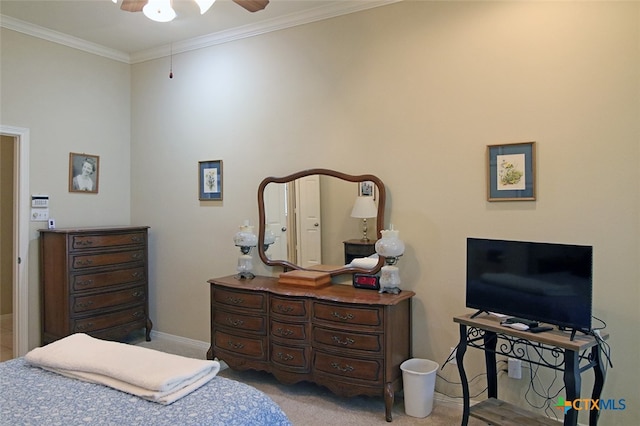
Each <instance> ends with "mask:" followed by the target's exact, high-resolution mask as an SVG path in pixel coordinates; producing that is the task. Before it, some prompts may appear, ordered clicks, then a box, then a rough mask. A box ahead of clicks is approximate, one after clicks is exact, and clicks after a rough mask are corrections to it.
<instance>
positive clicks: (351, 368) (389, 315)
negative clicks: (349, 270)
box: [207, 276, 414, 421]
mask: <svg viewBox="0 0 640 426" xmlns="http://www.w3.org/2000/svg"><path fill="white" fill-rule="evenodd" d="M208 282H209V283H210V284H211V348H210V349H209V351H208V353H207V357H208V358H209V359H213V358H214V357H215V358H218V359H220V360H223V361H224V362H226V363H227V364H228V365H229V367H231V368H232V369H237V370H246V369H254V370H264V371H268V372H270V373H271V374H273V375H274V376H275V377H276V378H277V379H278V380H279V381H281V382H283V383H287V384H292V383H296V382H299V381H303V380H306V381H311V382H315V383H317V384H319V385H322V386H325V387H327V388H328V389H330V390H331V391H332V392H334V393H335V394H337V395H340V396H355V395H371V396H384V401H385V414H386V419H387V421H391V409H392V406H393V401H394V392H395V391H398V390H400V389H401V388H402V373H401V371H400V364H401V363H402V362H403V361H405V360H406V359H408V358H410V357H411V298H412V297H413V296H414V293H413V292H411V291H403V292H401V293H400V294H398V295H392V294H380V293H378V292H376V291H371V290H363V289H356V288H353V287H352V286H347V285H331V286H329V287H324V288H319V289H307V288H299V287H294V286H286V285H282V284H278V281H277V279H276V278H272V277H256V278H254V279H252V280H240V279H237V278H235V277H234V276H229V277H224V278H218V279H212V280H209V281H208Z"/></svg>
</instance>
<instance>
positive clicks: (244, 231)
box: [233, 221, 258, 247]
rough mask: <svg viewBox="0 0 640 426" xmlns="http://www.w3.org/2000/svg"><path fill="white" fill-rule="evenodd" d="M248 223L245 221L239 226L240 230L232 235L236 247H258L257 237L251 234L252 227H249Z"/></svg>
mask: <svg viewBox="0 0 640 426" xmlns="http://www.w3.org/2000/svg"><path fill="white" fill-rule="evenodd" d="M248 223H249V221H245V224H244V225H241V226H240V230H239V231H238V232H237V233H236V235H234V237H233V242H234V244H235V245H236V246H238V247H255V246H257V245H258V236H257V235H256V234H254V233H253V226H249V224H248Z"/></svg>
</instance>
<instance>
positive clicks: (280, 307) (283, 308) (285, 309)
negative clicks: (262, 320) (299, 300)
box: [276, 305, 293, 313]
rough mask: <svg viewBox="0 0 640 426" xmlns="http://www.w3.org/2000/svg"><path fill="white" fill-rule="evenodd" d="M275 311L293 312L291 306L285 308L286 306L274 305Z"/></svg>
mask: <svg viewBox="0 0 640 426" xmlns="http://www.w3.org/2000/svg"><path fill="white" fill-rule="evenodd" d="M276 309H277V310H279V311H280V312H287V313H289V312H291V311H293V308H292V307H291V306H286V305H276Z"/></svg>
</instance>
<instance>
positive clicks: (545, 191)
mask: <svg viewBox="0 0 640 426" xmlns="http://www.w3.org/2000/svg"><path fill="white" fill-rule="evenodd" d="M2 36H3V40H2V55H3V56H2V67H3V68H2V91H3V93H2V107H3V115H4V114H5V112H6V111H7V105H9V102H10V101H11V100H20V97H19V96H18V93H19V92H20V90H24V89H26V88H28V86H27V83H20V81H21V80H19V79H18V75H19V73H18V72H17V71H21V70H22V69H21V68H23V66H22V65H21V64H22V63H23V62H24V66H25V67H26V65H33V66H29V67H26V68H25V69H24V70H22V71H23V72H27V71H28V70H31V69H39V68H42V67H44V66H45V65H46V66H47V67H49V68H51V67H53V70H54V71H58V72H50V73H48V74H47V76H44V75H42V76H39V78H38V81H39V83H40V87H39V88H40V89H41V90H42V91H43V93H42V96H39V97H38V99H40V98H42V99H45V100H46V102H55V103H56V108H49V109H51V110H54V111H57V110H60V109H62V110H63V111H65V110H69V109H71V110H73V111H75V112H77V113H79V114H81V115H82V117H83V118H84V119H85V120H88V121H89V123H91V126H90V127H91V128H90V129H89V128H83V129H82V131H81V132H80V134H81V137H79V138H75V140H74V141H73V143H72V140H70V138H68V137H63V135H66V136H68V135H69V132H67V131H64V132H61V131H59V130H60V129H61V128H62V129H65V130H69V129H73V128H74V126H77V125H78V122H79V120H77V118H78V117H77V116H75V115H74V114H57V120H55V121H53V122H52V121H51V120H49V119H48V118H47V117H46V115H45V114H44V111H42V109H39V108H38V107H37V106H35V105H34V106H33V108H36V109H37V112H38V113H37V114H35V116H34V115H33V114H31V113H30V111H29V110H30V108H31V107H32V104H33V103H34V102H28V101H33V100H34V99H27V100H25V101H21V102H20V103H19V105H18V106H19V108H18V110H14V109H12V111H11V115H10V116H9V118H10V119H9V120H7V119H5V117H4V116H3V117H2V123H3V124H10V125H19V126H23V127H29V128H31V131H32V133H31V143H32V153H31V155H32V159H31V166H32V168H33V170H34V171H33V172H32V176H31V180H32V182H31V187H32V191H41V192H47V191H48V192H49V193H54V195H55V197H52V203H53V204H54V205H55V206H56V212H55V213H54V214H55V215H56V216H57V217H56V219H57V220H58V221H60V220H61V218H64V222H66V224H67V225H84V224H88V223H91V222H92V221H93V222H96V223H93V224H97V223H102V224H106V223H108V222H109V221H110V220H109V219H110V218H111V217H114V218H115V219H113V220H114V221H116V219H117V221H120V220H122V219H124V218H128V214H129V212H130V213H131V222H132V223H134V224H145V225H150V226H151V230H150V232H151V246H150V255H151V271H150V274H151V282H152V289H151V315H152V319H153V320H154V324H155V329H156V330H159V331H162V332H165V333H169V334H173V335H178V336H183V337H187V338H191V339H196V340H201V341H207V340H208V339H209V306H208V303H207V301H208V287H207V285H206V280H207V279H209V278H211V277H215V276H222V275H228V274H232V273H234V269H235V265H236V258H237V255H238V251H237V249H236V248H235V247H234V246H233V243H232V237H233V234H234V233H235V232H236V230H237V226H238V225H239V224H241V223H242V220H244V219H250V220H251V222H252V223H254V224H255V223H256V221H257V216H258V215H257V205H256V204H257V199H256V198H257V197H256V189H257V187H258V184H259V183H260V181H261V180H262V178H264V177H265V176H278V175H284V174H288V173H290V172H293V171H297V170H301V169H306V168H312V167H325V168H331V169H336V170H341V171H344V172H347V173H351V174H360V173H373V174H375V175H377V176H378V177H380V178H381V179H382V180H383V181H384V182H385V184H386V187H387V194H388V205H387V224H389V223H393V224H394V225H395V227H396V228H397V229H399V230H400V232H401V237H402V238H403V239H404V240H405V243H406V246H407V251H406V254H405V255H404V256H403V258H402V260H401V261H400V264H399V266H400V268H401V277H402V280H403V284H402V286H403V288H405V289H410V290H412V291H415V292H416V297H415V298H414V304H413V306H414V314H413V325H414V356H417V357H425V358H430V359H434V360H436V361H438V362H440V363H442V362H443V361H444V359H445V358H446V357H447V355H448V352H449V349H450V347H452V346H455V344H456V342H457V328H456V326H455V325H454V324H453V322H452V320H451V318H452V317H453V316H454V315H457V314H461V313H464V312H467V310H466V309H465V307H464V287H465V284H464V280H465V239H466V237H468V236H478V237H490V238H509V239H521V240H535V241H551V242H565V243H576V244H590V245H593V246H594V308H593V313H594V315H595V316H597V317H599V318H602V319H603V320H605V321H606V322H607V325H608V327H607V330H609V331H610V332H611V334H612V335H611V338H610V340H609V343H610V345H611V348H612V355H613V362H614V366H615V368H613V369H610V370H609V376H608V379H607V384H606V387H605V393H604V395H603V397H605V398H615V399H626V402H627V410H625V411H620V412H606V413H603V415H602V424H621V425H622V424H637V423H640V417H639V416H640V412H639V411H638V410H637V407H638V406H639V405H640V399H639V398H638V396H637V392H636V387H637V386H636V384H637V382H638V378H639V377H638V369H637V366H638V363H639V361H640V359H639V358H640V355H638V354H639V353H640V337H639V336H638V333H637V330H636V328H637V327H638V325H640V314H639V311H640V309H639V308H640V292H639V289H638V288H639V283H640V270H639V268H640V266H639V265H640V247H639V245H640V172H639V170H640V167H639V166H640V142H639V141H640V79H639V77H638V76H639V75H640V3H635V2H534V3H529V2H496V3H492V2H471V3H463V2H409V1H406V2H401V3H397V4H393V5H390V6H386V7H382V8H378V9H373V10H369V11H366V12H361V13H357V14H353V15H348V16H344V17H339V18H334V19H331V20H326V21H322V22H318V23H314V24H309V25H304V26H301V27H296V28H292V29H287V30H282V31H277V32H274V33H269V34H265V35H262V36H259V37H254V38H249V39H245V40H240V41H236V42H232V43H228V44H223V45H219V46H215V47H211V48H206V49H202V50H199V51H194V52H189V53H184V54H179V55H175V56H174V58H173V73H174V78H173V79H171V80H170V79H169V78H168V71H169V61H168V59H167V58H165V59H161V60H155V61H149V62H145V63H140V64H136V65H133V66H132V67H131V110H130V112H131V115H130V116H129V115H128V113H127V112H128V111H126V109H127V102H128V101H127V99H128V96H129V93H128V87H126V86H127V83H126V79H127V78H128V75H127V73H128V71H127V70H126V69H123V66H122V65H121V64H114V63H112V62H109V61H107V60H104V59H99V58H94V57H92V56H90V55H87V54H83V53H80V52H74V51H72V50H70V49H67V48H61V47H56V46H55V45H51V44H49V43H46V42H42V41H37V40H33V39H30V38H29V37H26V36H21V35H16V34H15V33H12V32H10V31H5V30H3V32H2ZM7 38H9V40H10V41H11V43H10V45H9V46H8V47H9V50H8V52H7V53H5V49H6V48H7V46H6V41H5V40H6V39H7ZM44 47H47V48H52V49H54V50H56V55H51V56H50V58H51V59H50V60H47V58H49V55H48V54H47V53H45V51H44V49H43V48H44ZM47 51H48V50H47ZM5 55H7V56H8V57H10V58H12V59H15V60H12V62H11V64H10V66H8V65H6V64H5V62H6V61H5ZM22 55H24V57H22ZM16 57H19V58H16ZM53 58H55V60H54V59H53ZM18 59H19V60H18ZM72 61H76V62H79V63H80V64H82V65H84V67H83V68H84V69H86V70H91V71H92V74H93V75H92V77H91V79H90V80H88V81H87V83H86V85H85V86H82V89H85V90H87V89H89V88H90V89H91V90H98V89H97V87H98V86H99V87H101V88H102V87H109V88H111V90H110V91H109V94H110V96H112V97H117V98H118V100H117V101H116V102H113V105H114V106H116V105H120V103H122V106H121V108H122V109H119V108H120V107H118V108H115V109H108V110H106V109H96V108H93V109H89V110H80V109H79V108H77V107H76V104H82V102H80V101H76V99H77V97H79V98H83V99H84V98H86V96H85V95H84V94H83V93H84V92H83V91H81V90H80V88H79V87H77V85H76V84H74V83H73V81H72V80H71V79H69V81H67V82H66V83H65V84H64V86H65V87H66V88H67V89H68V90H67V91H66V92H64V93H63V92H62V91H52V90H50V89H48V88H47V87H45V86H44V83H45V82H47V83H49V84H53V85H54V87H60V86H61V83H60V82H59V80H57V79H59V78H61V77H60V71H66V72H74V69H75V66H74V67H71V66H70V65H69V63H70V62H72ZM32 62H33V64H32ZM76 66H77V65H76ZM6 67H8V68H9V71H10V72H11V73H12V74H11V76H10V78H9V80H8V81H9V82H10V83H13V84H15V85H16V86H17V87H16V88H15V89H11V92H10V94H11V97H10V98H9V99H7V100H5V86H6V79H7V77H6V73H7V72H6V70H5V68H6ZM16 68H17V69H18V70H17V71H15V69H16ZM31 72H33V71H31ZM105 74H107V76H105ZM113 74H117V76H118V77H117V78H114V79H113V81H112V80H110V79H109V78H108V75H111V76H112V77H113ZM85 77H86V76H85ZM63 78H64V77H63ZM105 78H107V80H106V83H105ZM107 83H108V84H107ZM102 90H103V92H106V89H102ZM29 91H30V90H29ZM33 92H34V96H35V93H39V92H37V91H33ZM112 92H114V93H112ZM70 93H73V97H71V96H70ZM102 94H103V95H105V96H107V93H102ZM67 99H69V100H67ZM84 100H85V101H86V99H84ZM12 108H13V106H12ZM98 114H100V119H98V118H96V117H97V115H98ZM30 117H31V118H33V119H31V118H30ZM129 117H130V121H131V128H130V130H131V138H130V139H131V149H130V154H129V151H128V142H125V141H124V140H123V139H128V137H129V136H128V134H127V133H126V132H127V131H128V127H129ZM54 124H55V126H54ZM97 124H101V127H100V129H95V128H94V127H96V125H97ZM51 128H54V130H58V132H54V134H53V137H52V136H51V133H52V132H50V131H48V130H52V129H51ZM34 129H35V130H36V131H35V132H34ZM105 133H108V134H111V137H105V135H104V134H105ZM121 133H124V134H125V135H122V134H121ZM71 134H72V135H73V134H74V133H73V132H71ZM114 134H115V135H116V136H117V137H114ZM89 136H91V137H89ZM518 141H536V142H537V144H538V182H537V184H538V200H537V201H535V202H507V203H488V202H487V201H486V194H485V161H484V159H485V149H486V145H488V144H496V143H509V142H518ZM111 143H116V144H117V146H115V147H114V146H112V145H111ZM85 145H88V147H87V148H86V149H85ZM75 150H80V151H82V150H86V151H87V152H89V153H92V154H99V155H100V154H101V155H102V156H101V166H102V171H103V172H104V173H109V172H108V171H107V170H109V168H110V167H115V166H113V165H114V164H121V163H122V161H123V158H124V162H123V163H122V166H123V168H124V169H125V170H126V168H127V167H128V166H129V162H128V156H129V155H130V158H131V162H130V164H131V167H130V194H131V201H130V209H129V201H128V200H127V201H123V202H122V204H114V203H113V202H112V201H113V200H112V199H110V198H108V197H109V196H110V192H109V191H108V190H106V189H105V192H104V193H103V188H104V187H105V186H107V187H108V186H109V182H110V181H111V182H112V184H113V187H115V188H116V189H117V191H118V193H119V194H120V195H123V193H128V191H129V188H128V187H127V185H128V181H127V179H128V176H126V173H127V171H124V172H123V174H124V176H120V175H118V176H115V175H111V176H110V177H107V176H108V175H101V182H100V189H101V194H100V195H98V196H94V197H93V198H87V197H88V196H82V199H80V198H79V197H80V196H77V197H78V198H76V197H72V196H71V195H72V194H68V193H67V192H66V173H67V170H66V158H67V156H68V152H69V151H75ZM116 153H117V154H116ZM120 157H122V158H120ZM217 159H222V160H223V161H224V200H223V201H221V202H199V201H198V194H197V191H198V188H197V165H198V161H200V160H217ZM60 164H62V166H60ZM54 166H55V167H54ZM60 168H62V170H60ZM58 199H61V200H65V203H62V202H60V203H58ZM84 200H95V202H96V203H99V206H93V205H88V206H84V208H83V210H82V211H83V212H87V209H88V211H89V212H92V213H93V212H94V211H95V212H96V213H97V211H98V210H100V208H99V207H101V206H104V205H105V204H108V205H110V206H113V210H112V211H110V212H109V214H112V215H113V216H109V215H108V214H107V213H104V212H103V211H102V210H100V214H99V215H98V216H97V219H95V218H94V217H93V216H89V217H87V215H86V214H82V215H81V214H78V213H77V211H78V209H80V207H81V206H80V204H81V201H84ZM119 201H122V200H119ZM63 206H64V207H63ZM92 218H93V219H94V220H92ZM60 225H62V223H61V224H60ZM34 256H35V255H34ZM32 269H33V268H32ZM258 269H259V272H260V273H266V274H271V273H277V272H278V270H277V269H273V270H270V269H266V268H264V267H263V266H259V267H258ZM31 285H32V286H37V283H34V282H33V280H32V283H31ZM34 303H35V302H34ZM36 340H37V339H36ZM476 352H477V351H476ZM481 360H482V358H481V354H480V353H473V352H472V353H470V354H469V365H470V369H471V370H473V371H471V375H473V374H474V373H476V372H480V368H479V364H480V362H481ZM440 374H441V375H442V376H444V377H447V378H448V379H451V380H454V381H455V380H456V379H457V372H456V370H455V368H454V367H450V366H447V367H445V368H444V370H443V371H441V372H440ZM587 376H589V375H588V374H587ZM545 378H546V377H545ZM557 380H558V381H560V378H558V379H557ZM480 381H481V382H482V380H480ZM526 383H527V381H526V380H523V381H522V382H514V381H513V380H510V379H506V378H505V379H501V385H503V386H504V387H503V389H506V391H505V392H502V393H501V397H502V398H504V399H507V400H512V401H520V400H521V399H522V395H524V392H525V391H526ZM590 383H591V379H590V378H589V377H587V378H586V379H585V380H584V386H585V388H586V387H587V386H589V384H590ZM437 386H438V389H439V390H441V391H444V392H447V393H449V394H454V393H458V394H459V391H460V390H459V387H456V386H446V385H445V383H444V381H442V380H439V381H438V384H437ZM482 387H483V385H482V384H479V385H478V388H479V389H482ZM581 421H582V422H583V423H586V419H585V418H583V417H581Z"/></svg>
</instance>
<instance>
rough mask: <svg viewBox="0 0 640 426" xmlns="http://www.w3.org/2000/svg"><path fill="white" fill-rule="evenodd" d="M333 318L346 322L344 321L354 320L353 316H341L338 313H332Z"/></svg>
mask: <svg viewBox="0 0 640 426" xmlns="http://www.w3.org/2000/svg"><path fill="white" fill-rule="evenodd" d="M331 316H332V317H334V318H338V319H341V320H344V321H346V320H352V319H353V318H354V317H353V314H347V315H341V314H340V313H339V312H336V311H333V312H331Z"/></svg>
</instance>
